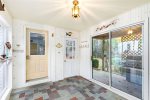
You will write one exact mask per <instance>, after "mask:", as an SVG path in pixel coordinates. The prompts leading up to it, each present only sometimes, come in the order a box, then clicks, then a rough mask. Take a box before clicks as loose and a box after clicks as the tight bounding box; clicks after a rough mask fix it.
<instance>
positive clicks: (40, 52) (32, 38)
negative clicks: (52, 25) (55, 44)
mask: <svg viewBox="0 0 150 100" xmlns="http://www.w3.org/2000/svg"><path fill="white" fill-rule="evenodd" d="M47 46H48V32H47V31H42V30H35V29H27V40H26V63H27V66H26V80H27V81H28V80H33V79H38V78H43V77H47V76H48V50H47V49H48V47H47Z"/></svg>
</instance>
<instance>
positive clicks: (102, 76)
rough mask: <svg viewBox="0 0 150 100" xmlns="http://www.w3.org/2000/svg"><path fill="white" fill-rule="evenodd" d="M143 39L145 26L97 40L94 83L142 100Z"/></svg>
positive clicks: (123, 30)
mask: <svg viewBox="0 0 150 100" xmlns="http://www.w3.org/2000/svg"><path fill="white" fill-rule="evenodd" d="M142 39H143V37H142V26H141V25H136V26H132V27H128V28H123V29H118V30H116V31H112V32H110V33H106V34H103V35H98V36H94V37H93V43H92V44H93V46H92V48H93V49H92V54H93V55H92V57H93V58H92V69H93V79H95V80H97V81H100V82H101V83H104V84H106V85H109V86H111V87H113V88H116V89H118V90H121V91H123V92H126V93H128V94H130V95H132V96H135V97H137V98H139V99H142V78H143V74H142V73H143V66H142V58H143V52H142V51H143V45H142V44H143V42H142V41H143V40H142ZM109 40H110V41H109ZM109 61H110V63H109ZM109 69H110V70H109ZM109 80H111V81H109Z"/></svg>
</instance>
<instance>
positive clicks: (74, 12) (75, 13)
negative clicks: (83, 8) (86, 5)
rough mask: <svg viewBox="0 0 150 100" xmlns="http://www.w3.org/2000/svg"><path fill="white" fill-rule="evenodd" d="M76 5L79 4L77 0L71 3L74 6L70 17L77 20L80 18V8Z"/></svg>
mask: <svg viewBox="0 0 150 100" xmlns="http://www.w3.org/2000/svg"><path fill="white" fill-rule="evenodd" d="M78 4H79V1H78V0H74V1H73V5H74V6H73V8H72V17H73V18H79V17H80V14H79V12H80V8H79V6H78Z"/></svg>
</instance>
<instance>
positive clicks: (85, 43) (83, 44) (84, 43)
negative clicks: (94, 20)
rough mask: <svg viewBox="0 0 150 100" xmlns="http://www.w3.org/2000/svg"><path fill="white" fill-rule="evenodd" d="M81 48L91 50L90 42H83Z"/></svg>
mask: <svg viewBox="0 0 150 100" xmlns="http://www.w3.org/2000/svg"><path fill="white" fill-rule="evenodd" d="M80 48H89V43H88V41H82V42H81V44H80Z"/></svg>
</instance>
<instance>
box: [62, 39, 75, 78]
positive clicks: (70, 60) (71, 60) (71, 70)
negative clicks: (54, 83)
mask: <svg viewBox="0 0 150 100" xmlns="http://www.w3.org/2000/svg"><path fill="white" fill-rule="evenodd" d="M66 40H74V41H75V59H66ZM64 43H65V45H64V67H66V63H67V61H68V62H71V65H72V64H73V62H74V61H76V60H77V38H73V37H66V38H65V42H64ZM72 67H73V66H70V72H69V73H70V75H69V76H65V73H66V72H65V70H64V78H67V77H72V76H74V74H73V68H72ZM64 69H65V68H64Z"/></svg>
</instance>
